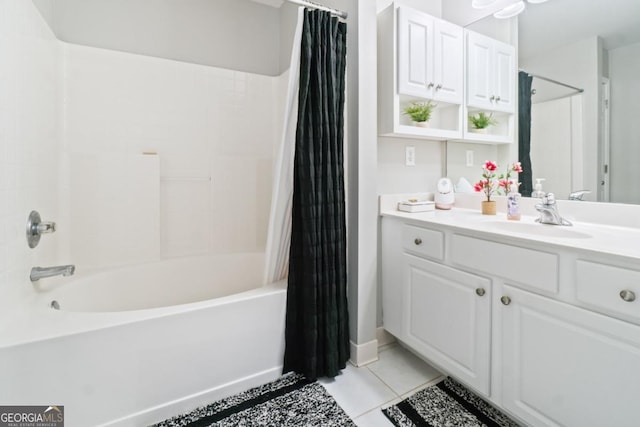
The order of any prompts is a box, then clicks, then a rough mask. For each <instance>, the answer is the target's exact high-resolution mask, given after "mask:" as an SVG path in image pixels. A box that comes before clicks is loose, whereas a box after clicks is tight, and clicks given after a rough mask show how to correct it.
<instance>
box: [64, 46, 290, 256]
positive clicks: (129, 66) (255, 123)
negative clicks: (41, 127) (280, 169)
mask: <svg viewBox="0 0 640 427" xmlns="http://www.w3.org/2000/svg"><path fill="white" fill-rule="evenodd" d="M278 88H279V86H278V78H277V77H269V76H261V75H256V74H249V73H244V72H240V71H231V70H225V69H221V68H214V67H208V66H202V65H195V64H189V63H185V62H178V61H171V60H166V59H160V58H153V57H149V56H142V55H135V54H130V53H123V52H117V51H112V50H106V49H98V48H92V47H85V46H77V45H69V44H66V45H65V79H64V96H65V105H64V127H65V152H66V154H68V156H69V163H70V165H69V167H70V172H71V174H72V175H71V181H70V190H69V191H70V201H69V202H70V203H69V204H68V205H69V206H70V207H71V213H70V218H69V228H70V229H71V230H72V245H71V248H70V253H71V255H72V258H73V259H74V262H76V263H78V264H79V265H83V266H85V267H105V266H113V265H122V264H132V263H138V262H144V261H150V260H153V259H157V258H158V257H160V256H162V257H176V256H186V255H194V254H203V253H228V252H255V251H263V250H264V246H265V242H266V233H267V224H268V212H269V206H270V196H271V181H272V176H271V168H272V161H273V151H274V145H275V141H276V138H277V137H279V135H277V131H278V129H279V122H280V120H281V118H280V116H279V114H278V111H281V109H280V108H279V107H280V106H279V101H280V98H279V92H278ZM145 152H146V153H157V155H146V156H145V155H143V153H145ZM154 162H155V163H157V165H156V166H154ZM82 163H88V164H90V165H94V166H93V167H86V166H85V167H82V166H79V164H82ZM154 175H155V176H154ZM86 182H91V183H93V187H95V188H97V190H96V191H93V192H91V191H84V190H85V189H86V188H85V187H86V184H81V183H86ZM145 182H146V183H147V184H144V183H145ZM154 182H155V183H156V186H154V185H153V183H154ZM123 192H126V196H124V198H123V200H120V199H116V200H113V197H111V198H110V197H107V195H108V194H110V193H112V194H122V193H123ZM153 193H156V195H155V197H153ZM124 199H128V200H129V202H128V203H127V202H126V201H125V200H124ZM118 200H120V201H121V202H122V203H118ZM100 213H101V215H100ZM96 216H98V217H99V218H100V217H101V218H110V220H109V221H110V222H111V227H109V228H108V229H107V231H104V233H108V234H109V235H108V236H107V235H101V233H100V232H99V231H95V232H94V233H93V234H95V233H97V234H98V236H95V238H88V235H92V234H90V233H91V231H90V230H91V224H92V223H93V222H95V221H96V220H98V218H96ZM120 218H124V220H123V221H124V223H123V224H121V226H120V227H117V226H116V225H117V224H118V219H120ZM127 221H128V222H129V223H132V224H137V225H136V226H137V227H138V228H139V230H138V231H137V232H135V233H134V234H131V232H132V230H131V227H127V226H126V222H127ZM114 236H117V238H116V237H114ZM131 245H135V246H136V250H135V251H133V250H124V248H127V247H129V248H130V247H131ZM132 251H133V253H132Z"/></svg>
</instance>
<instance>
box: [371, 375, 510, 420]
mask: <svg viewBox="0 0 640 427" xmlns="http://www.w3.org/2000/svg"><path fill="white" fill-rule="evenodd" d="M382 412H383V413H384V414H385V415H386V416H387V418H389V420H390V421H391V422H392V423H393V424H394V425H395V426H397V427H414V426H415V427H418V426H425V427H454V426H456V427H484V426H487V427H494V426H495V427H518V426H519V424H517V423H516V422H515V421H513V420H512V419H510V418H509V417H507V416H506V415H505V414H503V413H502V412H500V411H499V410H498V409H496V408H494V407H493V406H491V405H490V404H489V403H487V402H485V401H484V400H482V399H481V398H479V397H478V396H476V395H475V394H473V393H472V392H470V391H469V390H467V389H466V388H465V387H463V386H462V385H461V384H459V383H457V382H456V381H454V380H453V379H451V378H446V379H444V380H442V381H440V382H439V383H438V384H435V385H432V386H431V387H427V388H425V389H423V390H420V391H418V392H417V393H415V394H413V395H412V396H410V397H408V398H407V399H405V400H403V401H402V402H400V403H398V404H396V405H393V406H390V407H388V408H386V409H383V410H382Z"/></svg>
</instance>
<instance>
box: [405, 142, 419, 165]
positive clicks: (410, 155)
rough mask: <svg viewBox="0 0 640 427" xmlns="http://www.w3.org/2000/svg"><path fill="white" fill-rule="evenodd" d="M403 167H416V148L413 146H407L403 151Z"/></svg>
mask: <svg viewBox="0 0 640 427" xmlns="http://www.w3.org/2000/svg"><path fill="white" fill-rule="evenodd" d="M404 165H405V166H415V165H416V147H414V146H413V145H407V146H406V147H405V149H404Z"/></svg>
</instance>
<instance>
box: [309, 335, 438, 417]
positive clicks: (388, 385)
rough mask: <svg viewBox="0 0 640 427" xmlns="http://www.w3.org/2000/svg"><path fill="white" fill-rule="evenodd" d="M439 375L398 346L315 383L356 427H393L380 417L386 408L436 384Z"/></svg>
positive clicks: (384, 349) (383, 350) (385, 348)
mask: <svg viewBox="0 0 640 427" xmlns="http://www.w3.org/2000/svg"><path fill="white" fill-rule="evenodd" d="M442 378H444V377H443V375H442V373H440V372H438V371H436V370H435V369H434V368H432V367H431V366H429V365H427V364H426V363H425V362H423V361H422V360H420V359H419V358H418V357H416V356H414V355H413V354H412V353H410V352H409V351H408V350H406V349H404V348H403V347H401V346H399V345H398V344H391V345H388V346H385V347H381V348H380V352H379V359H378V361H376V362H373V363H370V364H368V365H366V366H363V367H360V368H356V367H355V366H353V365H350V364H347V368H346V369H345V370H344V371H343V372H342V374H341V375H339V376H337V377H336V378H335V379H331V380H330V379H321V380H320V381H319V382H320V383H321V384H322V385H323V386H324V387H325V388H326V389H327V391H328V392H329V393H330V394H331V395H332V396H333V397H334V398H335V399H336V401H337V402H338V404H339V405H340V406H341V407H342V408H343V409H344V410H345V412H346V413H347V414H348V415H349V416H350V417H351V419H352V420H353V421H354V422H355V423H356V424H357V425H358V426H359V427H390V426H393V424H391V423H390V422H389V421H388V420H387V418H386V417H385V416H384V415H383V414H382V411H381V410H380V409H381V408H386V407H387V406H391V405H393V404H395V403H397V402H400V401H401V400H403V399H404V398H405V397H408V396H410V395H411V394H413V393H415V392H416V391H418V390H420V389H422V388H424V387H426V386H428V385H431V384H433V383H436V382H438V381H439V380H441V379H442Z"/></svg>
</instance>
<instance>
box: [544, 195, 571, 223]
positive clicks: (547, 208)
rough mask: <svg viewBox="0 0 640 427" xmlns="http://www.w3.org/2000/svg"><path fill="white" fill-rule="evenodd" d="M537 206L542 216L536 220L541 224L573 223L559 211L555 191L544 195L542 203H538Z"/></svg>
mask: <svg viewBox="0 0 640 427" xmlns="http://www.w3.org/2000/svg"><path fill="white" fill-rule="evenodd" d="M535 207H536V210H537V211H538V212H540V218H538V219H536V222H539V223H540V224H552V225H573V224H571V223H570V222H569V221H567V220H566V219H564V218H562V217H561V216H560V214H559V213H558V206H557V205H556V197H555V196H554V194H553V193H547V194H545V195H544V197H542V203H539V204H537V205H536V206H535Z"/></svg>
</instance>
